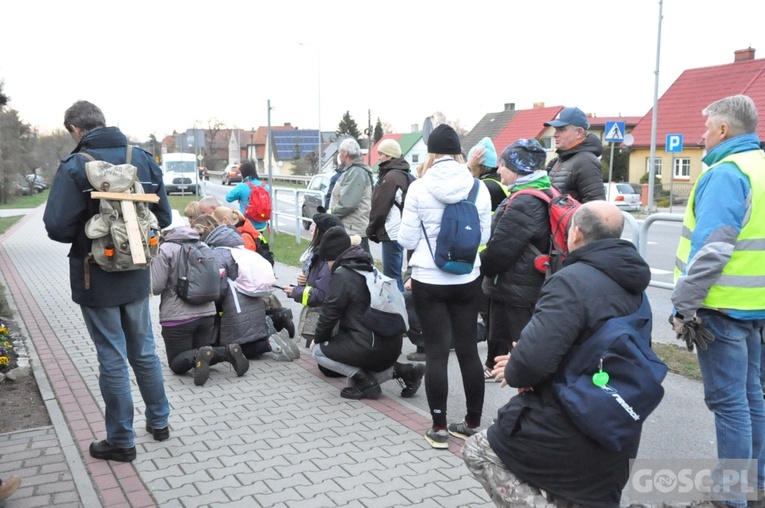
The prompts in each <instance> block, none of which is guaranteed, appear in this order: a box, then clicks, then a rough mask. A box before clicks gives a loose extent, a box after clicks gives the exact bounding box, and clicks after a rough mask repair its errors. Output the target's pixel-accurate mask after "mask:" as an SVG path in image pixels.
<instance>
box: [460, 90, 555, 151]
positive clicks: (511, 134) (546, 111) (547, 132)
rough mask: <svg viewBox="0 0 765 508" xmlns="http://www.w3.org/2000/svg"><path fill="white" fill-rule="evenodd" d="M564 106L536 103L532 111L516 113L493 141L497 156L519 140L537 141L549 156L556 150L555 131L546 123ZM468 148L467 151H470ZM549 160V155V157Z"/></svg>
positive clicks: (526, 110) (523, 110)
mask: <svg viewBox="0 0 765 508" xmlns="http://www.w3.org/2000/svg"><path fill="white" fill-rule="evenodd" d="M562 109H563V106H550V107H545V105H544V103H536V104H534V107H533V108H531V109H522V110H518V111H516V113H515V115H514V116H513V118H512V119H511V120H510V121H509V122H508V124H507V125H506V126H505V128H504V129H502V130H501V131H500V132H499V133H498V134H497V135H496V137H494V138H493V139H492V141H493V142H494V148H496V149H497V155H499V154H500V153H502V150H504V149H505V148H506V147H508V146H509V145H512V144H513V143H515V142H516V141H518V140H519V139H537V140H540V143H541V144H542V146H544V147H545V149H546V150H547V153H548V154H549V153H550V152H552V151H553V150H554V149H555V142H554V141H553V137H552V133H553V132H555V129H554V128H552V127H545V125H544V124H545V122H549V121H550V120H552V119H553V118H555V116H556V115H557V114H558V113H560V111H561V110H562ZM472 146H473V145H471V146H470V147H467V150H470V148H471V147H472ZM548 158H549V155H548Z"/></svg>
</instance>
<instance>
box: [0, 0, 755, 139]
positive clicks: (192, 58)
mask: <svg viewBox="0 0 765 508" xmlns="http://www.w3.org/2000/svg"><path fill="white" fill-rule="evenodd" d="M659 7H660V2H659V1H658V0H654V1H651V0H629V1H623V0H589V1H587V2H571V1H569V0H547V1H545V2H537V1H525V2H519V1H514V0H504V1H496V0H491V1H484V0H472V1H470V2H443V1H431V0H408V1H402V0H387V1H385V2H359V1H355V2H349V1H345V0H336V1H331V2H320V1H315V0H307V1H303V0H300V1H293V0H280V1H273V0H259V1H253V0H228V1H226V2H202V1H197V2H193V1H191V2H190V1H184V2H180V1H177V0H160V1H156V0H151V1H148V0H133V1H131V2H129V3H124V2H120V3H117V2H104V1H102V0H98V1H92V0H80V1H78V2H74V3H73V2H61V1H60V0H55V1H52V0H39V1H37V2H29V1H22V2H12V3H10V4H9V6H6V7H4V8H3V15H2V18H3V23H2V28H1V29H0V48H1V49H0V80H1V81H4V91H5V93H6V94H7V95H8V96H10V99H11V101H10V104H9V106H10V107H11V108H13V109H15V110H17V111H18V112H19V115H20V117H21V118H22V120H23V121H25V122H27V123H29V124H30V125H32V126H33V127H36V128H37V129H39V130H40V131H41V132H49V131H51V130H55V129H61V128H63V125H62V122H63V116H64V111H65V110H66V108H68V107H69V106H70V105H71V104H72V103H74V102H75V101H77V100H81V99H84V100H88V101H91V102H93V103H95V104H96V105H98V106H99V107H100V108H101V109H102V110H103V112H104V114H105V116H106V121H107V124H108V125H117V126H119V127H120V128H121V129H122V131H123V132H125V133H126V134H127V135H128V136H130V137H131V139H133V140H137V141H143V140H146V139H148V138H149V136H150V135H151V134H153V135H155V136H157V137H158V138H162V137H163V136H165V135H168V134H172V132H173V131H174V130H176V131H185V130H186V129H187V128H193V127H198V128H204V127H207V126H208V125H210V124H211V123H215V122H219V123H221V124H222V125H223V126H224V127H226V128H242V129H250V128H252V127H255V128H257V127H258V126H261V125H267V123H268V106H267V105H268V101H269V100H270V103H271V112H270V113H271V119H270V120H271V125H283V124H284V123H287V122H289V123H291V124H292V125H293V126H296V127H299V128H306V129H316V128H317V127H319V126H320V127H321V129H322V130H323V131H334V130H335V129H336V128H337V126H338V124H339V122H340V120H341V119H342V116H343V114H344V113H345V112H346V111H349V112H350V114H351V116H352V117H353V118H354V119H355V120H356V123H357V124H358V125H359V127H360V129H362V130H363V128H364V127H366V126H367V122H368V120H367V119H368V115H371V123H372V126H374V125H375V123H376V122H377V119H378V118H379V119H380V120H381V121H382V122H384V123H388V124H390V125H391V126H392V128H393V131H394V132H400V133H404V132H410V131H411V129H412V125H413V124H418V125H420V126H422V123H423V121H424V119H425V118H426V117H427V116H429V115H432V114H433V113H435V112H441V113H443V114H444V115H445V116H446V118H447V119H448V120H450V121H459V123H460V124H461V125H462V127H464V128H465V129H467V130H470V129H471V128H472V127H473V126H474V125H475V124H476V123H477V122H478V121H479V120H480V119H481V118H482V117H483V116H484V115H485V114H486V113H489V112H497V111H502V110H503V109H504V105H505V104H506V103H515V107H516V109H528V108H531V107H532V106H533V104H534V103H537V102H542V103H544V104H545V106H556V105H563V106H578V107H579V108H581V109H582V110H584V111H585V112H587V113H592V114H594V115H596V116H601V117H603V116H618V115H623V116H643V115H645V114H646V113H647V112H648V111H649V110H650V108H651V107H652V105H653V100H654V88H655V73H656V64H657V42H658V38H659ZM710 7H711V8H710ZM662 11H663V16H662V20H661V51H660V57H659V85H658V91H659V95H661V93H663V92H664V91H666V89H667V88H668V87H669V86H670V85H671V84H672V83H673V82H674V81H675V80H676V79H677V78H678V77H679V76H680V74H681V73H682V71H683V70H685V69H692V68H697V67H706V66H713V65H721V64H726V63H731V62H733V52H734V51H735V50H737V49H745V48H747V47H750V46H751V47H753V48H755V49H756V50H757V53H756V55H755V57H756V58H764V57H765V2H763V1H762V0H726V1H725V2H714V3H713V2H711V1H710V0H704V1H698V0H664V1H663V3H662Z"/></svg>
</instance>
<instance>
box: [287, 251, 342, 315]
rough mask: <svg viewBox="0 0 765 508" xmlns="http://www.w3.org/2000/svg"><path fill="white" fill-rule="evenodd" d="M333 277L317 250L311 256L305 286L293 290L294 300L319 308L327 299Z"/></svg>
mask: <svg viewBox="0 0 765 508" xmlns="http://www.w3.org/2000/svg"><path fill="white" fill-rule="evenodd" d="M331 276H332V274H331V273H330V270H329V264H327V262H326V261H322V260H321V259H320V258H319V251H318V249H315V250H314V252H313V255H312V256H311V264H310V268H309V269H308V276H306V280H305V286H295V287H294V288H292V299H293V300H295V301H296V302H297V303H299V304H302V305H304V306H305V305H307V306H308V307H319V306H320V305H321V304H322V303H324V299H325V298H326V297H327V291H328V290H329V281H330V279H331Z"/></svg>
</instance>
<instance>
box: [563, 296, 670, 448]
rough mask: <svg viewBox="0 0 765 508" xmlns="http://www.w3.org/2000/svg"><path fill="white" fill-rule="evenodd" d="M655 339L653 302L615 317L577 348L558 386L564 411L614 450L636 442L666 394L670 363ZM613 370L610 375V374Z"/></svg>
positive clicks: (567, 359) (645, 299)
mask: <svg viewBox="0 0 765 508" xmlns="http://www.w3.org/2000/svg"><path fill="white" fill-rule="evenodd" d="M650 342H651V306H650V304H649V303H648V298H647V297H646V295H645V293H643V303H642V304H641V306H640V309H639V310H638V311H637V312H635V313H634V314H630V315H629V316H624V317H618V318H611V319H609V320H608V321H606V322H605V323H604V324H603V326H601V327H600V328H599V329H598V331H597V332H595V333H594V334H593V335H592V336H591V337H589V338H588V339H586V340H585V341H584V342H582V343H581V344H580V345H579V346H576V347H574V348H572V350H571V351H570V352H569V353H568V355H566V357H565V358H564V359H563V362H562V363H561V367H560V368H559V370H558V373H557V374H556V378H555V379H554V380H553V383H552V387H553V392H554V393H555V395H556V397H557V399H558V401H559V402H560V404H561V406H562V407H563V409H564V411H565V412H566V413H567V414H568V416H569V417H570V418H571V420H572V421H573V423H574V425H576V427H577V428H578V429H579V430H580V431H581V432H582V433H584V434H586V435H587V436H589V437H590V438H592V439H594V440H595V441H597V442H598V443H600V444H601V445H602V446H603V447H605V448H606V449H609V450H613V451H621V450H624V449H625V448H627V447H628V446H630V445H631V444H632V443H634V442H635V438H636V437H638V436H640V432H641V430H642V427H643V422H645V420H646V418H647V417H648V415H650V414H651V412H652V411H653V410H654V409H656V406H658V405H659V402H661V399H662V398H663V397H664V388H663V387H662V386H661V382H662V381H663V380H664V377H665V376H666V375H667V370H668V369H667V366H666V365H665V364H664V363H663V362H662V361H661V360H660V359H659V357H658V356H656V353H654V352H653V350H652V349H651V346H650ZM604 373H605V374H607V375H604Z"/></svg>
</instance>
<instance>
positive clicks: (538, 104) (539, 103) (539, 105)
mask: <svg viewBox="0 0 765 508" xmlns="http://www.w3.org/2000/svg"><path fill="white" fill-rule="evenodd" d="M533 107H535V108H543V107H545V103H544V102H535V103H534V105H533Z"/></svg>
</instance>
